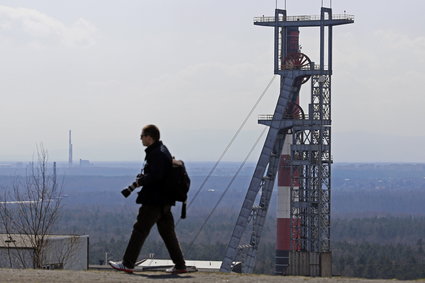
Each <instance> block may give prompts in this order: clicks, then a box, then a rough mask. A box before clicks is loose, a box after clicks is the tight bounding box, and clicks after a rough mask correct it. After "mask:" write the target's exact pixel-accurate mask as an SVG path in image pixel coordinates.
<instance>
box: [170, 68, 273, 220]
mask: <svg viewBox="0 0 425 283" xmlns="http://www.w3.org/2000/svg"><path fill="white" fill-rule="evenodd" d="M275 78H276V76H273V77H272V79H271V80H270V82H269V83H268V84H267V86H266V88H265V89H264V90H263V92H262V93H261V95H260V97H259V98H258V99H257V101H256V102H255V104H254V106H253V107H252V108H251V110H250V111H249V113H248V115H247V116H246V117H245V119H244V120H243V122H242V124H241V125H240V126H239V129H238V130H237V131H236V133H235V134H234V135H233V137H232V139H231V140H230V142H229V143H228V145H227V146H226V148H225V149H224V151H223V153H222V154H221V155H220V157H219V158H218V160H217V162H216V163H215V164H214V166H213V167H212V168H211V170H210V171H209V173H208V175H207V176H206V177H205V179H204V181H203V182H202V184H201V186H200V187H199V188H198V190H197V191H196V192H195V194H194V196H193V197H192V199H191V201H190V202H189V203H188V205H187V209H189V207H190V206H191V205H192V204H193V202H194V201H195V200H196V198H197V197H198V195H199V193H200V192H201V190H202V189H203V188H204V186H205V184H206V183H207V181H208V180H209V178H210V177H211V175H212V173H213V172H214V171H215V169H216V168H217V166H218V164H219V163H220V162H221V160H222V159H223V157H224V155H225V154H226V153H227V151H228V150H229V148H230V146H231V145H232V144H233V142H234V141H235V139H236V138H237V136H238V135H239V133H240V132H241V130H242V129H243V127H244V126H245V124H246V122H248V119H249V117H251V115H252V112H254V110H255V108H257V106H258V104H259V103H260V101H261V100H262V99H263V97H264V95H265V94H266V93H267V91H268V90H269V88H270V86H271V85H272V83H273V81H274V79H275ZM180 220H181V219H179V220H178V221H177V222H176V226H177V225H178V224H179V223H180Z"/></svg>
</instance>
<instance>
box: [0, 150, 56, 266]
mask: <svg viewBox="0 0 425 283" xmlns="http://www.w3.org/2000/svg"><path fill="white" fill-rule="evenodd" d="M61 188H62V186H61V185H59V184H58V182H57V179H56V172H55V170H53V172H52V171H51V170H50V169H49V168H48V154H47V151H46V150H45V149H44V147H43V146H42V145H40V146H37V160H36V161H33V162H31V163H30V165H29V167H28V168H27V172H26V175H25V177H21V178H17V179H16V180H15V182H14V183H13V185H12V186H11V189H9V190H8V191H7V192H5V194H4V201H2V202H0V221H1V222H2V223H1V224H2V228H3V230H4V232H5V233H6V234H7V235H8V236H9V238H10V240H11V241H10V243H11V245H12V247H13V245H15V248H16V247H17V245H18V244H17V243H21V244H22V243H26V245H30V247H31V248H32V250H33V253H34V256H33V263H32V265H33V266H32V267H33V268H41V267H43V259H44V250H45V245H46V237H47V235H48V234H49V233H50V232H51V230H52V228H53V225H54V224H55V222H56V221H57V219H58V217H59V212H60V208H61ZM15 250H16V251H17V253H19V249H15ZM8 253H9V255H10V252H8ZM17 258H18V259H19V261H20V262H21V266H22V267H28V266H27V265H28V263H27V261H25V259H27V257H26V256H22V255H17ZM9 260H10V259H9ZM10 262H12V261H11V260H10Z"/></svg>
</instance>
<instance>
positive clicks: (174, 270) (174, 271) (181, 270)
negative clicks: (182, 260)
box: [165, 266, 187, 274]
mask: <svg viewBox="0 0 425 283" xmlns="http://www.w3.org/2000/svg"><path fill="white" fill-rule="evenodd" d="M165 272H167V273H171V274H181V273H187V269H186V266H185V267H183V268H176V267H175V266H173V267H171V268H167V269H166V270H165Z"/></svg>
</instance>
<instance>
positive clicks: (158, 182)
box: [136, 141, 175, 205]
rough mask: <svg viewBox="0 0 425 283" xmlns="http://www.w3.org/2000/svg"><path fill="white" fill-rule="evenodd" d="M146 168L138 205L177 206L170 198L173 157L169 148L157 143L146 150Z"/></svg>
mask: <svg viewBox="0 0 425 283" xmlns="http://www.w3.org/2000/svg"><path fill="white" fill-rule="evenodd" d="M145 152H146V156H145V167H144V168H143V171H142V173H143V176H142V177H141V178H140V179H139V181H138V185H139V186H143V187H142V189H141V190H140V192H139V193H138V194H139V195H138V197H137V199H136V202H137V203H140V204H146V205H175V202H174V201H172V200H170V197H169V195H170V194H169V193H168V191H169V188H170V185H169V184H168V183H169V176H170V174H171V167H172V157H171V154H170V152H169V151H168V149H167V147H166V146H165V145H163V144H162V142H161V141H157V142H155V143H153V144H151V145H150V146H148V147H147V148H146V149H145Z"/></svg>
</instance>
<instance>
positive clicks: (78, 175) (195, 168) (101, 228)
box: [0, 163, 425, 279]
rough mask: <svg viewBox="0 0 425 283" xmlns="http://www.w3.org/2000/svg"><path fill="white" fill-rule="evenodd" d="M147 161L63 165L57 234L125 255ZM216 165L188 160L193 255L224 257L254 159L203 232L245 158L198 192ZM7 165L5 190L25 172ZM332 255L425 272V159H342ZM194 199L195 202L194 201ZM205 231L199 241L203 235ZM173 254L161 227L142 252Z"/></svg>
mask: <svg viewBox="0 0 425 283" xmlns="http://www.w3.org/2000/svg"><path fill="white" fill-rule="evenodd" d="M138 166H139V164H125V165H121V166H117V165H116V164H115V165H114V164H112V165H111V164H108V165H107V166H104V167H100V166H98V167H91V168H73V169H72V170H70V169H68V170H66V169H61V170H62V171H61V170H59V173H60V174H61V175H60V176H61V178H63V195H64V198H63V199H62V209H61V217H60V219H59V221H58V222H57V224H56V226H55V233H75V234H85V235H89V236H90V247H89V249H90V264H104V262H105V259H115V260H119V259H121V257H122V255H123V252H124V249H125V247H126V245H127V241H128V238H129V236H130V233H131V230H132V225H133V223H134V221H135V217H136V215H137V210H138V205H137V204H135V202H134V200H135V195H132V196H130V197H129V198H128V199H125V198H123V197H122V196H121V194H120V193H119V192H120V190H121V189H122V188H124V187H125V186H127V185H128V184H129V183H131V182H132V180H133V178H134V176H135V175H136V174H137V173H138V170H139V169H138ZM208 166H211V164H209V163H202V164H188V170H189V175H190V176H191V178H192V188H191V191H190V195H189V208H188V216H187V219H185V220H181V221H180V220H179V213H180V211H179V210H180V207H179V204H178V205H177V206H176V207H175V208H174V216H175V221H176V227H177V228H176V230H177V234H178V237H179V239H180V242H181V245H182V249H183V251H184V254H185V257H186V258H188V259H204V260H222V258H223V255H224V252H225V248H226V245H227V241H228V239H229V237H230V235H231V232H232V230H233V226H234V223H235V221H236V217H237V214H238V213H239V209H240V206H241V203H242V201H243V198H244V196H245V192H246V188H247V186H248V184H249V181H250V175H251V173H252V170H253V165H252V164H251V165H250V166H251V167H249V166H248V168H246V169H245V170H243V171H242V174H241V175H240V176H238V177H237V178H236V181H235V182H234V184H233V186H232V187H231V188H230V190H229V191H228V193H227V194H226V195H225V197H224V198H223V201H222V202H220V203H219V205H218V207H217V210H216V211H215V212H214V213H213V214H212V217H211V218H210V220H209V221H208V223H206V225H205V228H204V229H203V230H202V231H199V228H200V227H201V226H202V224H203V223H204V221H205V219H206V217H207V215H208V214H209V213H210V212H211V209H212V207H214V205H215V204H216V202H217V201H218V200H219V199H220V197H221V195H222V193H223V192H224V189H225V188H226V187H227V184H228V183H229V181H230V180H231V178H232V176H233V175H232V174H233V172H235V168H236V167H237V164H233V163H228V164H226V166H225V167H224V168H218V170H217V171H216V172H215V173H214V174H213V175H212V176H211V177H210V179H209V181H208V183H207V184H206V185H205V186H204V187H203V188H202V191H201V192H200V194H199V195H198V197H197V198H196V199H195V200H193V199H191V198H193V196H194V194H195V193H196V192H197V189H198V188H199V187H200V184H201V183H202V182H203V181H204V180H205V176H206V172H208V170H209V168H210V167H208ZM12 171H13V170H9V169H8V170H2V169H1V168H0V185H1V188H2V189H5V188H7V187H8V186H10V185H11V184H12V183H13V180H14V178H15V175H16V174H17V173H16V172H18V174H19V170H15V171H13V172H12ZM332 182H333V191H332V223H331V233H332V235H331V236H332V239H331V241H332V256H333V274H334V275H335V276H348V277H365V278H398V279H416V278H425V274H424V270H425V253H424V249H425V247H424V245H425V208H424V206H423V203H424V201H425V165H424V164H348V163H347V164H336V165H334V167H333V175H332ZM192 201H193V202H192ZM275 210H276V199H275V196H273V198H272V201H271V204H270V208H269V212H268V217H267V221H266V224H265V227H264V231H263V235H262V238H261V243H260V248H259V250H258V254H257V261H256V262H257V264H256V268H255V272H256V273H267V274H273V272H274V256H275V239H276V223H275ZM198 232H199V237H197V238H196V239H194V236H195V235H196V234H198ZM152 255H154V257H155V258H168V254H167V251H166V250H165V248H164V245H163V243H162V241H161V239H160V237H159V235H158V233H157V231H156V229H155V228H154V229H153V230H152V232H151V235H150V236H149V238H148V240H147V242H146V243H145V245H144V247H143V249H142V253H141V255H140V257H141V258H146V257H149V256H152Z"/></svg>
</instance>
